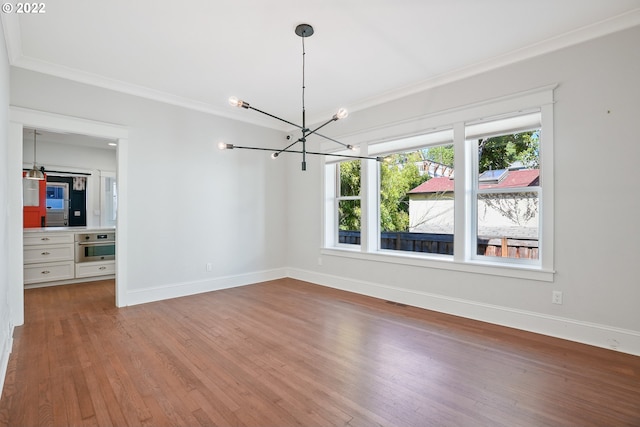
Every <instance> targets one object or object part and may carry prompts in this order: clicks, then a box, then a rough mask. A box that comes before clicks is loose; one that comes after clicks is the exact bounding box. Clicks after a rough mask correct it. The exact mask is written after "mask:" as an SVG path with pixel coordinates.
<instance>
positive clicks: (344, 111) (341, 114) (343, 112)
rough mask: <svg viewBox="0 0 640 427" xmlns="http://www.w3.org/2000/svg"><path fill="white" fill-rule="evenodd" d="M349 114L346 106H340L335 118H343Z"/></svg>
mask: <svg viewBox="0 0 640 427" xmlns="http://www.w3.org/2000/svg"><path fill="white" fill-rule="evenodd" d="M348 115H349V112H348V111H347V109H346V108H341V109H339V110H338V112H337V113H336V115H335V116H333V117H335V119H336V120H340V119H344V118H345V117H347V116H348Z"/></svg>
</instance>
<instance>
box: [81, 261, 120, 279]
mask: <svg viewBox="0 0 640 427" xmlns="http://www.w3.org/2000/svg"><path fill="white" fill-rule="evenodd" d="M110 274H116V263H115V262H114V261H106V262H83V263H79V264H76V278H81V277H93V276H106V275H110Z"/></svg>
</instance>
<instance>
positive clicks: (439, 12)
mask: <svg viewBox="0 0 640 427" xmlns="http://www.w3.org/2000/svg"><path fill="white" fill-rule="evenodd" d="M45 8H46V9H45V13H44V14H16V13H2V14H1V15H2V21H3V27H4V31H5V38H6V40H7V49H8V53H9V60H10V62H11V64H12V65H13V66H16V67H21V68H26V69H29V70H35V71H39V72H44V73H48V74H52V75H56V76H59V77H63V78H67V79H71V80H75V81H79V82H83V83H88V84H93V85H97V86H101V87H106V88H110V89H114V90H117V91H121V92H125V93H131V94H135V95H139V96H143V97H147V98H150V99H156V100H160V101H163V102H168V103H171V104H175V105H180V106H184V107H187V108H191V109H195V110H199V111H204V112H208V113H213V114H217V115H221V116H225V117H232V118H236V119H238V120H244V121H249V122H254V123H258V124H261V125H264V126H269V127H274V128H278V129H286V128H287V126H284V127H282V126H281V123H280V122H277V121H274V120H272V119H270V118H268V117H265V116H263V115H260V114H259V113H256V112H252V111H246V110H243V109H238V108H232V107H230V106H229V105H228V103H227V100H228V98H229V96H231V95H235V96H237V97H239V98H240V99H243V100H245V101H248V102H250V103H251V105H252V106H253V107H256V108H259V109H261V110H263V111H267V112H269V113H271V114H274V115H277V116H279V117H283V118H285V119H287V120H290V121H293V122H296V123H300V121H301V120H300V118H301V105H302V97H301V87H302V39H301V38H300V37H298V36H297V35H296V34H295V33H294V29H295V27H296V25H298V24H300V23H308V24H311V25H312V26H313V27H314V30H315V34H314V35H313V36H311V37H309V38H306V39H305V49H306V55H305V60H306V72H305V80H306V95H305V104H306V111H307V121H308V122H309V123H313V122H317V121H322V120H324V119H327V118H329V117H331V116H332V115H333V114H334V113H335V112H336V111H337V109H338V108H339V107H346V108H348V109H349V110H350V112H351V113H352V114H353V113H354V112H357V111H358V110H359V109H362V108H366V107H369V106H372V105H376V104H379V103H382V102H385V101H388V100H391V99H394V98H398V97H400V96H405V95H408V94H411V93H414V92H417V91H420V90H424V89H427V88H429V87H434V86H437V85H439V84H443V83H446V82H449V81H453V80H456V79H461V78H465V77H468V76H470V75H473V74H476V73H479V72H483V71H487V70H490V69H492V68H496V67H499V66H502V65H505V64H509V63H512V62H514V61H518V60H522V59H526V58H529V57H532V56H535V55H539V54H542V53H545V52H549V51H552V50H556V49H560V48H563V47H566V46H569V45H571V44H575V43H579V42H582V41H585V40H588V39H591V38H593V37H598V36H601V35H605V34H608V33H611V32H614V31H618V30H621V29H624V28H629V27H632V26H635V25H640V0H593V1H585V0H529V1H525V0H482V1H479V0H401V1H395V2H392V1H390V0H272V1H264V0H234V1H224V2H222V1H211V0H185V1H180V2H176V1H166V0H164V1H158V0H155V1H154V0H137V1H131V0H109V1H102V2H98V1H77V0H56V1H55V2H47V3H46V4H45Z"/></svg>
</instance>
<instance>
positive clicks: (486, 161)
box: [478, 131, 540, 173]
mask: <svg viewBox="0 0 640 427" xmlns="http://www.w3.org/2000/svg"><path fill="white" fill-rule="evenodd" d="M539 147H540V144H539V133H538V131H529V132H521V133H514V134H509V135H501V136H494V137H492V138H488V139H480V140H479V141H478V153H479V159H480V161H479V165H478V166H479V171H480V173H482V172H484V171H487V170H497V169H506V168H508V167H509V166H510V165H512V164H513V163H515V162H521V163H522V164H523V165H524V166H526V167H529V168H537V167H538V150H539Z"/></svg>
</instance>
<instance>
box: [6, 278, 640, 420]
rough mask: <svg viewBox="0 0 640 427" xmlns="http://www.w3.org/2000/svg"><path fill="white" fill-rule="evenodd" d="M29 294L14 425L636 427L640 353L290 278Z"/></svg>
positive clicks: (18, 341) (11, 405)
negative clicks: (176, 293)
mask: <svg viewBox="0 0 640 427" xmlns="http://www.w3.org/2000/svg"><path fill="white" fill-rule="evenodd" d="M113 301H114V284H113V281H104V282H92V283H86V284H78V285H68V286H58V287H51V288H40V289H31V290H28V291H26V293H25V313H26V322H25V324H24V325H23V326H21V327H18V328H16V333H15V341H14V350H13V353H12V355H11V359H10V361H9V368H8V372H7V378H6V382H5V386H4V392H3V395H2V400H1V401H0V425H6V426H39V425H52V426H67V425H73V426H81V425H87V426H138V425H143V426H198V425H202V426H351V427H356V426H366V427H370V426H377V425H381V426H509V427H512V426H638V425H640V357H635V356H630V355H625V354H622V353H617V352H613V351H609V350H604V349H599V348H594V347H589V346H586V345H581V344H576V343H571V342H567V341H562V340H558V339H554V338H549V337H545V336H541V335H536V334H531V333H526V332H522V331H517V330H513V329H509V328H503V327H499V326H495V325H489V324H485V323H481V322H475V321H470V320H466V319H461V318H457V317H453V316H447V315H443V314H439V313H434V312H430V311H426V310H421V309H417V308H413V307H406V306H401V305H397V304H391V303H388V302H385V301H381V300H376V299H373V298H369V297H364V296H361V295H355V294H350V293H346V292H342V291H337V290H334V289H329V288H324V287H321V286H316V285H311V284H308V283H305V282H300V281H296V280H292V279H284V280H278V281H273V282H267V283H261V284H256V285H252V286H245V287H240V288H234V289H228V290H223V291H217V292H212V293H208V294H202V295H196V296H192V297H185V298H179V299H173V300H169V301H161V302H157V303H150V304H144V305H139V306H134V307H127V308H123V309H116V308H115V307H114V302H113Z"/></svg>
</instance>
